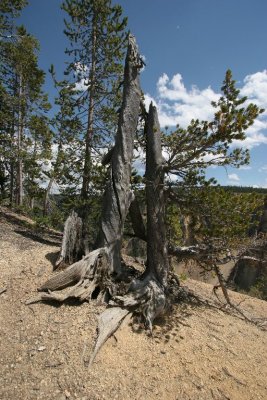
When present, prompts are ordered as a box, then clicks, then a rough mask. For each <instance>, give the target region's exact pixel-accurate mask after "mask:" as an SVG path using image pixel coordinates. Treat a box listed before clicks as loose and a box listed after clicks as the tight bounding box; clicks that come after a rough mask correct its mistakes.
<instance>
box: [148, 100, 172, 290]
mask: <svg viewBox="0 0 267 400" xmlns="http://www.w3.org/2000/svg"><path fill="white" fill-rule="evenodd" d="M146 146H147V150H146V175H145V178H146V203H147V263H148V271H149V274H151V275H152V276H153V277H154V278H155V279H156V280H157V281H158V283H159V284H160V285H162V286H163V287H164V288H166V287H167V278H168V272H169V262H168V252H167V245H166V232H165V199H164V168H163V167H164V159H163V156H162V150H161V131H160V125H159V120H158V114H157V109H156V107H154V106H153V105H152V104H150V108H149V114H148V120H147V133H146Z"/></svg>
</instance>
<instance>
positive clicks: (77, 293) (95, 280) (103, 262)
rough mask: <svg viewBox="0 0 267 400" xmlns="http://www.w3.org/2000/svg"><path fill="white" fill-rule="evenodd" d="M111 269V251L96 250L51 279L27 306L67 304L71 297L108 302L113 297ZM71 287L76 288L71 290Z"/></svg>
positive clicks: (104, 249)
mask: <svg viewBox="0 0 267 400" xmlns="http://www.w3.org/2000/svg"><path fill="white" fill-rule="evenodd" d="M108 266H109V253H108V250H107V249H106V248H105V247H103V248H100V249H97V250H94V251H92V252H91V253H90V254H88V255H87V256H85V257H84V258H83V259H82V260H80V261H78V262H76V263H75V264H72V265H71V266H69V267H68V268H67V269H66V270H64V271H61V272H59V273H57V274H55V275H54V276H52V278H50V279H48V280H47V281H46V282H45V283H44V284H43V285H42V286H41V287H40V288H39V289H38V291H39V292H41V293H40V294H39V295H38V296H36V297H34V298H32V299H29V300H27V301H26V304H31V303H36V302H38V301H42V300H55V301H59V302H63V301H65V300H67V299H68V298H76V299H79V300H80V301H84V300H90V299H91V298H92V297H95V298H97V300H98V301H101V300H102V301H105V300H106V298H107V297H108V296H109V294H108V286H109V275H108ZM71 285H72V287H70V286H71ZM73 285H74V286H73ZM65 288H67V289H65ZM62 289H65V290H62ZM45 292H46V293H45ZM93 295H94V296H93Z"/></svg>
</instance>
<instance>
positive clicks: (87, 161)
mask: <svg viewBox="0 0 267 400" xmlns="http://www.w3.org/2000/svg"><path fill="white" fill-rule="evenodd" d="M94 12H95V11H94ZM95 72H96V17H95V16H94V17H93V27H92V63H91V66H90V87H89V89H88V90H89V109H88V118H87V131H86V137H85V158H84V169H83V181H82V190H81V198H82V200H84V202H83V205H82V207H83V208H82V210H80V212H79V214H80V217H81V218H82V221H83V224H82V231H83V233H82V238H83V248H84V252H85V254H88V253H89V251H90V247H89V214H90V209H89V204H88V194H89V186H90V181H91V168H92V165H91V163H92V160H91V150H92V137H93V123H94V107H95V99H94V96H95V83H96V82H95V79H96V77H95Z"/></svg>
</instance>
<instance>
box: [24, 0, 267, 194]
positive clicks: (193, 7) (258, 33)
mask: <svg viewBox="0 0 267 400" xmlns="http://www.w3.org/2000/svg"><path fill="white" fill-rule="evenodd" d="M29 3H30V4H29V5H28V7H27V8H26V9H25V10H24V11H23V14H22V16H21V18H20V22H21V23H23V24H25V26H26V27H27V29H28V30H29V31H30V32H31V33H33V34H34V35H35V36H36V37H37V38H38V39H39V41H40V45H41V53H40V66H41V68H43V69H44V70H45V71H47V70H48V68H49V66H50V64H51V63H53V64H54V65H55V68H56V71H57V73H58V76H59V77H60V76H61V75H62V73H63V70H64V67H65V64H64V63H65V61H67V60H68V58H67V56H66V55H65V54H64V50H65V48H66V46H67V45H68V44H67V41H66V39H65V37H64V34H63V29H64V25H63V18H64V13H63V12H62V11H61V10H60V4H61V1H60V0H45V1H44V0H30V1H29ZM116 3H119V4H121V6H122V8H123V10H124V14H125V15H126V16H128V23H129V28H130V30H131V31H132V32H133V33H134V35H135V36H136V38H137V42H138V44H139V48H140V52H141V54H142V55H144V56H145V59H146V64H147V65H146V68H145V70H144V72H143V73H142V76H141V82H142V88H143V91H144V93H145V94H146V96H147V101H149V100H153V101H154V102H155V103H156V105H157V106H158V110H159V117H160V122H161V125H162V127H164V126H165V125H169V126H171V125H172V124H177V123H180V124H181V125H183V126H185V125H186V124H187V123H188V122H189V121H190V119H191V118H196V117H198V118H200V119H206V118H209V117H210V116H211V109H210V101H211V100H213V99H216V97H217V96H218V94H219V90H220V87H221V83H222V81H223V78H224V74H225V71H226V70H227V69H228V68H230V69H231V70H232V72H233V77H234V79H235V80H236V81H237V83H238V87H239V89H240V90H241V94H243V95H247V96H248V98H249V99H250V100H251V101H253V102H256V103H257V104H258V105H260V106H261V107H263V108H266V109H267V24H266V15H267V1H266V0H142V1H141V0H134V1H133V0H118V1H117V2H116ZM46 90H47V91H48V92H49V94H50V96H51V99H52V97H53V93H54V92H53V88H52V83H51V81H50V79H49V77H48V79H47V83H46ZM237 145H238V146H242V147H248V148H249V149H250V151H251V164H250V166H249V167H246V169H231V168H228V169H227V170H226V169H224V168H212V169H210V170H209V172H208V175H209V176H215V177H216V178H217V179H218V180H219V182H220V183H221V184H223V185H225V184H232V185H234V184H237V185H242V186H247V185H249V186H260V187H267V157H266V155H267V112H266V113H265V115H262V116H261V118H260V119H259V120H258V121H257V123H256V124H255V126H254V127H252V129H250V131H249V132H248V139H247V140H246V141H245V142H244V143H242V144H240V143H237Z"/></svg>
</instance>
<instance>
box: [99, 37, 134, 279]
mask: <svg viewBox="0 0 267 400" xmlns="http://www.w3.org/2000/svg"><path fill="white" fill-rule="evenodd" d="M139 70H140V56H139V53H138V48H137V45H136V42H135V38H134V37H133V36H132V35H129V45H128V51H127V56H126V62H125V69H124V85H123V101H122V107H121V111H120V116H119V123H118V130H117V135H116V141H115V146H114V148H113V150H112V155H111V161H110V164H111V171H110V181H109V183H108V185H107V188H106V191H105V194H104V202H103V209H102V218H101V223H100V232H99V236H98V240H97V247H104V246H105V247H107V248H108V249H109V251H110V263H111V264H110V272H111V273H116V274H118V275H119V274H120V270H121V239H122V234H123V227H124V222H125V219H126V215H127V213H128V209H129V206H130V203H131V201H132V200H133V193H132V192H131V190H130V178H131V172H132V159H133V148H134V137H135V134H136V129H137V123H138V117H139V108H140V101H141V88H140V82H139Z"/></svg>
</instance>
